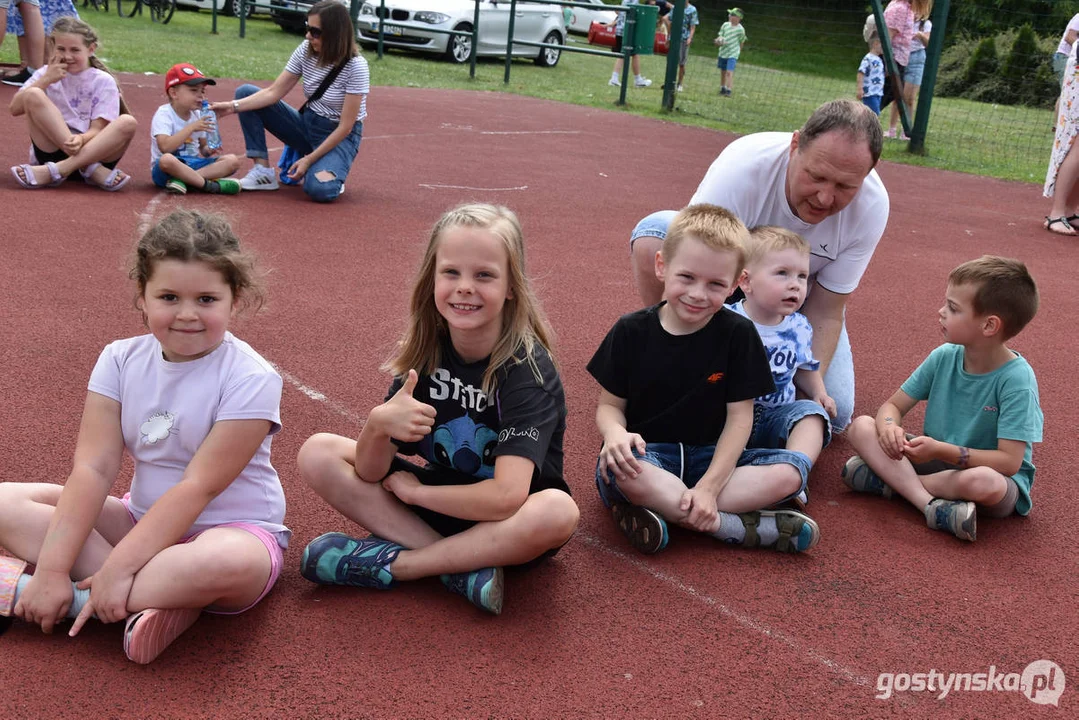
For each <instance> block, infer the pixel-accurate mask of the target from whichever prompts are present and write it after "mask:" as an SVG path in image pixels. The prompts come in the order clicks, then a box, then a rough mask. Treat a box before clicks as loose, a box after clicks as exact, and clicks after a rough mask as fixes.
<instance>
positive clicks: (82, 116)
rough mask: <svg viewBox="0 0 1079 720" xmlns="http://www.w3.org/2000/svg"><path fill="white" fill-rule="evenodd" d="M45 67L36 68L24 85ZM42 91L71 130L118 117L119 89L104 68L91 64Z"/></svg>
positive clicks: (80, 131) (29, 83) (43, 71)
mask: <svg viewBox="0 0 1079 720" xmlns="http://www.w3.org/2000/svg"><path fill="white" fill-rule="evenodd" d="M48 69H49V66H48V65H46V66H44V67H41V68H38V70H37V72H35V73H34V74H33V75H31V76H30V79H29V80H28V81H27V83H26V84H25V85H23V88H24V89H25V88H28V87H30V86H31V85H33V84H34V83H35V82H37V81H38V80H39V79H40V78H41V76H42V75H44V74H45V73H46V72H48ZM19 92H22V90H20V91H19ZM45 94H46V95H47V96H48V98H49V100H52V103H53V105H55V106H56V107H57V108H59V109H60V115H62V116H63V118H64V122H65V123H67V126H68V127H69V128H71V130H72V132H77V133H84V132H86V131H87V130H89V129H90V123H91V122H93V121H94V120H96V119H97V118H101V119H103V120H107V121H108V122H112V121H113V120H115V119H116V118H118V117H120V88H119V87H118V86H117V85H116V78H114V77H113V76H112V75H109V74H108V73H107V72H105V71H104V70H98V69H97V68H92V67H91V68H86V69H85V70H83V71H82V72H80V73H78V74H74V75H71V74H69V75H66V76H64V77H63V78H62V79H61V80H59V81H58V82H54V83H53V84H52V85H50V86H49V87H47V88H45Z"/></svg>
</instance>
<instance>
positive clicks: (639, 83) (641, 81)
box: [633, 76, 652, 87]
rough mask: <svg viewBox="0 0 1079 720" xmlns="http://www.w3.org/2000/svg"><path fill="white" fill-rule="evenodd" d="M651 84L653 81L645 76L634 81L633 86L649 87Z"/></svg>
mask: <svg viewBox="0 0 1079 720" xmlns="http://www.w3.org/2000/svg"><path fill="white" fill-rule="evenodd" d="M651 84H652V81H651V80H649V79H648V78H646V77H644V76H641V77H639V78H637V79H636V80H634V81H633V85H634V86H635V87H648V86H649V85H651Z"/></svg>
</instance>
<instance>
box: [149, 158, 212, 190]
mask: <svg viewBox="0 0 1079 720" xmlns="http://www.w3.org/2000/svg"><path fill="white" fill-rule="evenodd" d="M173 157H175V158H176V159H177V160H179V161H180V162H182V163H183V164H184V165H187V166H188V167H189V168H191V169H192V170H201V169H202V168H204V167H206V166H207V165H213V164H214V163H215V162H217V161H218V158H216V157H208V158H204V157H197V158H193V157H187V156H186V155H173ZM150 177H151V178H153V181H154V185H157V186H158V187H162V188H163V187H165V183H167V182H168V181H169V177H170V176H169V175H168V174H166V173H165V171H164V170H162V169H161V160H160V159H158V160H154V165H153V167H152V168H150Z"/></svg>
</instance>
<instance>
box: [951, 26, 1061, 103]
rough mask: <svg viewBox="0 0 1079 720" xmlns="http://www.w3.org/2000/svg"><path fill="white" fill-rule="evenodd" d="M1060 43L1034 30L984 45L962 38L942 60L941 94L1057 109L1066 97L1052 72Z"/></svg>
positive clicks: (1013, 33)
mask: <svg viewBox="0 0 1079 720" xmlns="http://www.w3.org/2000/svg"><path fill="white" fill-rule="evenodd" d="M1058 40H1059V38H1058V37H1042V38H1039V37H1038V36H1037V35H1036V34H1035V33H1034V31H1033V29H1031V28H1030V27H1029V26H1024V27H1023V28H1021V29H1020V30H1010V31H1007V32H1002V33H998V34H996V35H995V36H993V37H987V38H982V39H981V40H978V39H975V38H973V37H969V36H967V37H962V38H960V39H958V40H957V41H956V42H955V43H953V44H952V46H951V47H949V48H948V49H946V50H945V51H944V53H943V55H942V56H941V60H940V69H939V72H938V74H937V88H936V94H937V95H938V96H940V97H961V98H965V99H967V100H976V101H979V102H988V103H997V104H1001V105H1027V106H1030V107H1042V108H1051V107H1053V104H1054V103H1055V102H1056V99H1057V96H1058V95H1059V94H1060V86H1059V85H1058V84H1057V81H1056V76H1055V75H1054V73H1053V68H1052V55H1053V53H1054V52H1055V51H1056V46H1057V42H1058ZM999 58H1004V60H1003V62H1001V61H1000V60H999Z"/></svg>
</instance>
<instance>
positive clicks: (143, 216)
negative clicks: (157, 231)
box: [136, 191, 165, 237]
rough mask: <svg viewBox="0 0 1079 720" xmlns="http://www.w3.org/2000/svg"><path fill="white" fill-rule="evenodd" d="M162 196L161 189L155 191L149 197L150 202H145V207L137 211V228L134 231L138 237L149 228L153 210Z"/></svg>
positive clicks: (152, 218)
mask: <svg viewBox="0 0 1079 720" xmlns="http://www.w3.org/2000/svg"><path fill="white" fill-rule="evenodd" d="M164 196H165V193H164V192H163V191H162V192H159V193H156V194H155V195H154V196H153V197H152V198H150V202H148V203H146V207H144V208H143V209H142V212H140V213H139V224H138V230H137V231H136V232H137V233H138V237H142V236H143V234H144V233H145V232H146V231H147V230H149V229H150V224H151V223H152V222H153V221H154V210H156V209H157V205H158V203H160V202H161V199H162V198H163V197H164Z"/></svg>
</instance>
